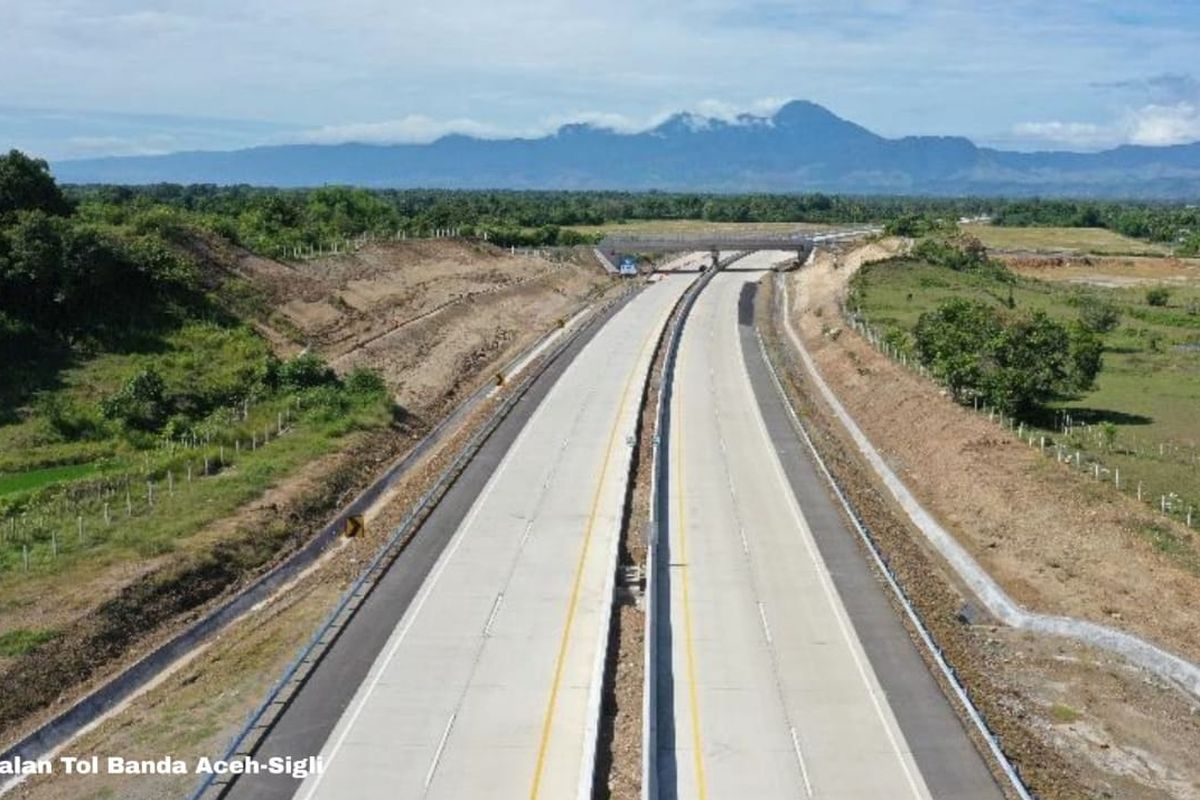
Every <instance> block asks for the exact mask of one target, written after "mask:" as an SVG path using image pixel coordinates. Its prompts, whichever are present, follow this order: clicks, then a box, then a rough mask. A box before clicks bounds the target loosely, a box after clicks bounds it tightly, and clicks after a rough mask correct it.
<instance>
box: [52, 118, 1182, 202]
mask: <svg viewBox="0 0 1200 800" xmlns="http://www.w3.org/2000/svg"><path fill="white" fill-rule="evenodd" d="M54 167H55V172H56V173H57V175H58V177H59V179H60V180H62V181H63V182H68V183H158V182H168V183H172V182H173V183H224V184H230V183H249V184H257V185H274V186H318V185H321V184H327V183H338V184H355V185H359V186H371V187H397V188H399V187H428V188H460V189H485V188H486V189H500V188H506V189H629V190H645V189H664V190H685V191H766V192H772V191H774V192H805V191H821V192H841V193H853V194H939V195H948V194H992V195H996V194H1007V195H1047V196H1049V195H1058V196H1063V195H1068V196H1070V195H1074V196H1108V197H1112V196H1138V197H1159V198H1185V199H1196V198H1200V143H1198V144H1193V145H1180V146H1175V147H1163V148H1155V147H1131V146H1125V147H1121V148H1117V149H1115V150H1110V151H1106V152H1102V153H1089V154H1080V153H1009V152H1004V151H1001V150H991V149H985V148H978V147H976V146H975V145H974V144H973V143H972V142H971V141H969V140H968V139H965V138H963V137H956V136H908V137H904V138H900V139H887V138H884V137H882V136H879V135H877V134H875V133H873V132H871V131H869V130H867V129H866V128H864V127H862V126H861V125H857V124H856V123H854V122H851V121H849V120H846V119H843V118H842V117H839V116H838V115H837V114H834V113H833V112H832V111H830V110H828V109H826V108H824V107H823V106H820V105H818V104H816V103H813V102H810V101H807V100H793V101H791V102H789V103H786V104H785V105H783V106H781V107H780V108H779V109H778V110H777V111H776V112H775V113H774V114H772V115H770V116H756V115H753V114H740V115H738V116H736V117H733V118H727V117H715V116H714V117H710V116H705V115H702V114H696V113H690V112H680V113H677V114H672V115H671V116H669V117H667V118H666V119H665V120H663V121H662V122H661V123H659V124H658V125H656V126H654V127H653V128H651V129H649V130H646V131H643V132H641V133H634V134H630V133H620V132H618V131H615V130H613V129H612V128H609V127H606V126H604V125H603V124H600V123H588V122H579V123H572V124H568V125H563V126H562V127H560V128H559V129H558V130H557V131H556V132H555V133H553V134H551V135H549V136H544V137H542V138H529V139H513V140H486V139H478V138H474V137H471V136H466V135H452V136H445V137H443V138H441V139H439V140H437V141H436V142H433V143H432V144H429V145H415V144H397V145H377V146H372V147H369V148H368V147H348V146H339V145H308V146H304V147H294V146H262V147H257V148H253V149H251V150H238V151H232V152H222V153H204V152H193V153H175V154H170V155H165V156H141V157H124V158H115V157H114V158H98V159H90V160H79V161H63V162H59V163H57V164H55V165H54Z"/></svg>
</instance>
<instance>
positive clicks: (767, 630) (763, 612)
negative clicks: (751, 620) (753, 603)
mask: <svg viewBox="0 0 1200 800" xmlns="http://www.w3.org/2000/svg"><path fill="white" fill-rule="evenodd" d="M758 616H759V619H761V620H762V626H763V633H764V634H765V635H766V637H767V644H771V642H772V639H771V626H770V624H768V623H767V608H766V606H764V605H763V604H762V602H761V601H760V602H759V604H758Z"/></svg>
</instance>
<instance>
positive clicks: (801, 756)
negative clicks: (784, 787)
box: [791, 727, 813, 797]
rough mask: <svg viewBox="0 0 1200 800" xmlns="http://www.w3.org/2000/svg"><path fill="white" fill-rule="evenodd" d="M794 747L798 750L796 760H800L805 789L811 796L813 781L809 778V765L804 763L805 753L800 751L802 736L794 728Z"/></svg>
mask: <svg viewBox="0 0 1200 800" xmlns="http://www.w3.org/2000/svg"><path fill="white" fill-rule="evenodd" d="M791 730H792V749H793V750H795V751H796V760H797V761H799V762H800V777H801V778H803V779H804V791H805V792H807V793H808V796H809V797H812V796H813V788H812V783H810V782H809V780H808V766H807V765H806V764H805V763H804V753H802V752H801V751H800V737H799V736H798V735H797V734H796V729H795V727H793V728H792V729H791Z"/></svg>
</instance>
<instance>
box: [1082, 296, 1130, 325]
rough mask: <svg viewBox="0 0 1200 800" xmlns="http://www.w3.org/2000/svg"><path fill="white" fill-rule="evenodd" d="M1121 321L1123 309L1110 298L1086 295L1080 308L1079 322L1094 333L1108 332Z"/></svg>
mask: <svg viewBox="0 0 1200 800" xmlns="http://www.w3.org/2000/svg"><path fill="white" fill-rule="evenodd" d="M1120 322H1121V310H1120V309H1119V308H1117V306H1116V305H1115V304H1114V303H1112V302H1109V301H1108V300H1101V299H1099V298H1096V297H1086V298H1084V299H1083V300H1082V301H1081V304H1080V308H1079V324H1080V325H1082V326H1083V327H1084V328H1086V329H1087V330H1089V331H1091V332H1092V333H1108V332H1109V331H1111V330H1114V329H1115V328H1116V327H1117V325H1118V324H1120Z"/></svg>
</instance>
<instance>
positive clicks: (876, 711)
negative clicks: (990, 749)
mask: <svg viewBox="0 0 1200 800" xmlns="http://www.w3.org/2000/svg"><path fill="white" fill-rule="evenodd" d="M788 257H790V254H788V253H757V254H752V255H750V256H747V257H746V258H744V259H742V260H741V261H740V262H739V263H738V265H737V266H738V267H739V272H737V273H732V272H729V273H721V274H719V275H717V276H716V277H715V278H714V279H713V281H712V282H711V283H710V285H709V286H708V287H707V288H706V289H705V291H704V292H703V293H702V294H701V296H700V298H699V299H698V301H697V303H696V305H695V307H694V308H693V310H692V313H691V316H690V317H689V319H688V322H687V324H686V327H685V330H684V333H683V338H682V342H681V345H680V352H679V356H678V363H677V366H676V373H675V388H674V393H673V398H672V408H671V422H670V436H669V447H670V450H669V461H668V485H669V490H668V505H669V511H668V530H669V533H668V548H669V553H668V555H669V567H668V569H667V573H666V574H667V581H668V583H669V586H668V588H667V589H666V590H663V591H664V593H665V595H666V596H667V597H669V620H670V622H669V626H660V629H659V630H660V631H666V633H665V634H660V638H659V643H660V644H659V651H658V652H659V653H660V656H659V658H660V662H659V674H658V676H657V678H656V679H657V680H659V687H660V689H659V698H660V699H659V716H658V719H659V722H658V729H659V733H658V743H659V748H658V752H657V768H658V774H659V791H660V796H662V797H680V798H700V799H701V800H703V798H707V797H717V798H726V797H727V798H741V797H753V798H763V799H768V798H785V797H786V798H797V797H799V798H804V797H816V798H837V799H838V800H851V799H852V798H879V800H885V799H886V800H893V799H894V798H931V797H938V798H951V797H953V798H964V800H965V798H988V799H989V800H990V799H991V798H1000V797H1001V795H1000V793H999V790H998V789H997V787H996V785H995V783H994V781H993V780H992V779H991V776H990V774H989V772H988V770H987V768H986V765H984V763H983V761H982V759H981V758H980V757H979V755H978V754H977V752H976V751H975V750H974V748H973V746H972V745H971V743H970V740H969V739H968V737H967V735H966V733H965V732H964V730H963V728H962V726H961V725H960V724H959V722H958V719H957V718H956V717H955V715H954V714H953V712H952V710H951V709H950V706H949V704H948V702H947V701H946V700H945V698H944V696H943V695H942V694H941V692H940V690H939V689H938V687H937V685H936V684H935V683H934V682H933V680H932V678H931V677H930V676H929V674H928V671H927V670H926V669H925V667H924V664H923V662H922V661H921V659H920V657H919V655H918V654H917V653H916V651H915V649H914V647H913V645H912V644H911V641H910V640H909V637H908V635H907V633H906V632H905V630H904V628H903V626H902V625H901V623H900V621H899V619H898V618H897V616H896V615H895V614H894V612H892V609H891V608H890V606H889V605H888V603H887V601H886V599H885V598H884V596H883V594H882V591H881V589H880V587H879V585H878V583H877V582H876V581H875V580H874V579H873V577H872V576H871V574H870V571H869V568H868V567H867V565H866V561H865V558H863V557H862V556H861V555H860V554H858V553H857V552H854V541H853V538H852V537H853V534H851V533H850V531H849V530H848V529H846V527H845V525H844V523H842V521H841V517H840V516H839V515H838V513H837V511H836V510H835V509H834V507H833V505H832V501H831V500H830V499H829V496H828V494H827V493H826V492H825V491H824V487H823V485H821V484H820V480H819V479H818V478H817V476H816V473H815V471H813V470H812V465H811V464H803V463H799V462H797V457H798V456H800V455H801V454H800V451H799V450H798V449H797V448H796V447H794V446H791V447H785V445H786V444H787V442H786V441H785V440H786V439H787V437H788V429H787V428H786V427H785V426H783V425H781V424H780V423H779V419H782V417H781V416H780V415H781V408H779V407H778V405H779V404H778V399H777V397H776V398H775V405H776V407H775V408H773V413H774V415H775V416H776V417H777V419H775V420H774V421H773V425H772V429H771V430H770V431H769V430H768V422H770V421H771V420H769V419H767V418H765V417H764V413H765V411H766V407H765V404H764V405H763V407H762V408H760V404H763V392H764V387H762V386H760V387H758V388H759V391H758V393H757V394H756V391H755V389H756V387H755V385H754V382H752V380H751V373H752V372H753V371H755V370H757V372H758V373H763V365H762V364H761V363H757V364H753V365H751V364H748V355H747V353H746V349H747V348H745V347H744V345H745V343H746V342H753V339H752V336H753V334H752V331H751V329H750V328H749V327H747V326H748V325H749V319H748V318H747V317H748V314H747V313H746V309H743V310H742V311H743V313H742V315H741V316H742V320H741V321H742V323H744V324H742V325H739V298H740V297H741V294H742V291H743V287H745V286H746V285H747V284H748V283H752V282H754V281H757V279H758V278H759V277H760V273H755V272H747V271H746V270H748V269H750V268H752V267H755V266H757V267H761V268H764V269H765V268H768V267H769V266H770V265H771V264H773V263H776V262H778V261H780V260H782V259H785V258H788ZM755 352H756V351H755ZM751 367H753V369H752V368H751ZM759 377H760V379H761V374H760V376H759ZM760 382H761V381H760ZM790 435H791V438H792V440H793V441H792V444H793V445H794V443H795V441H796V439H795V434H794V433H791V434H790ZM784 450H786V452H783V451H784ZM785 462H787V463H785ZM797 486H799V488H800V491H797ZM798 496H801V497H802V498H803V500H804V506H803V507H802V506H801V504H800V503H799V502H798V501H797V497H798ZM819 540H820V545H819ZM846 543H849V545H850V549H849V550H846V549H845V545H846ZM828 547H833V548H834V550H833V551H830V550H828ZM837 548H841V550H838V549H837ZM831 554H832V557H834V558H836V561H835V562H834V563H835V564H836V572H831V570H830V567H829V566H828V565H827V563H826V561H825V559H826V558H827V557H830V556H831ZM659 575H662V573H659ZM843 593H846V594H847V598H848V601H847V602H843V597H842V595H843ZM848 607H849V608H851V609H852V610H853V616H852V614H851V613H850V612H849V611H848V610H847V609H848ZM664 635H665V637H666V639H667V640H666V641H665V642H664V641H663V638H662V637H663V636H664ZM864 644H865V645H867V646H866V647H864ZM877 667H879V668H882V669H883V670H886V672H885V674H883V675H882V676H881V675H878V674H877V671H876V670H877ZM893 673H894V674H893ZM881 677H882V678H883V679H884V683H881ZM897 708H899V709H902V710H903V712H904V713H903V718H902V719H900V720H898V718H897V712H896V710H895V709H897Z"/></svg>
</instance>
